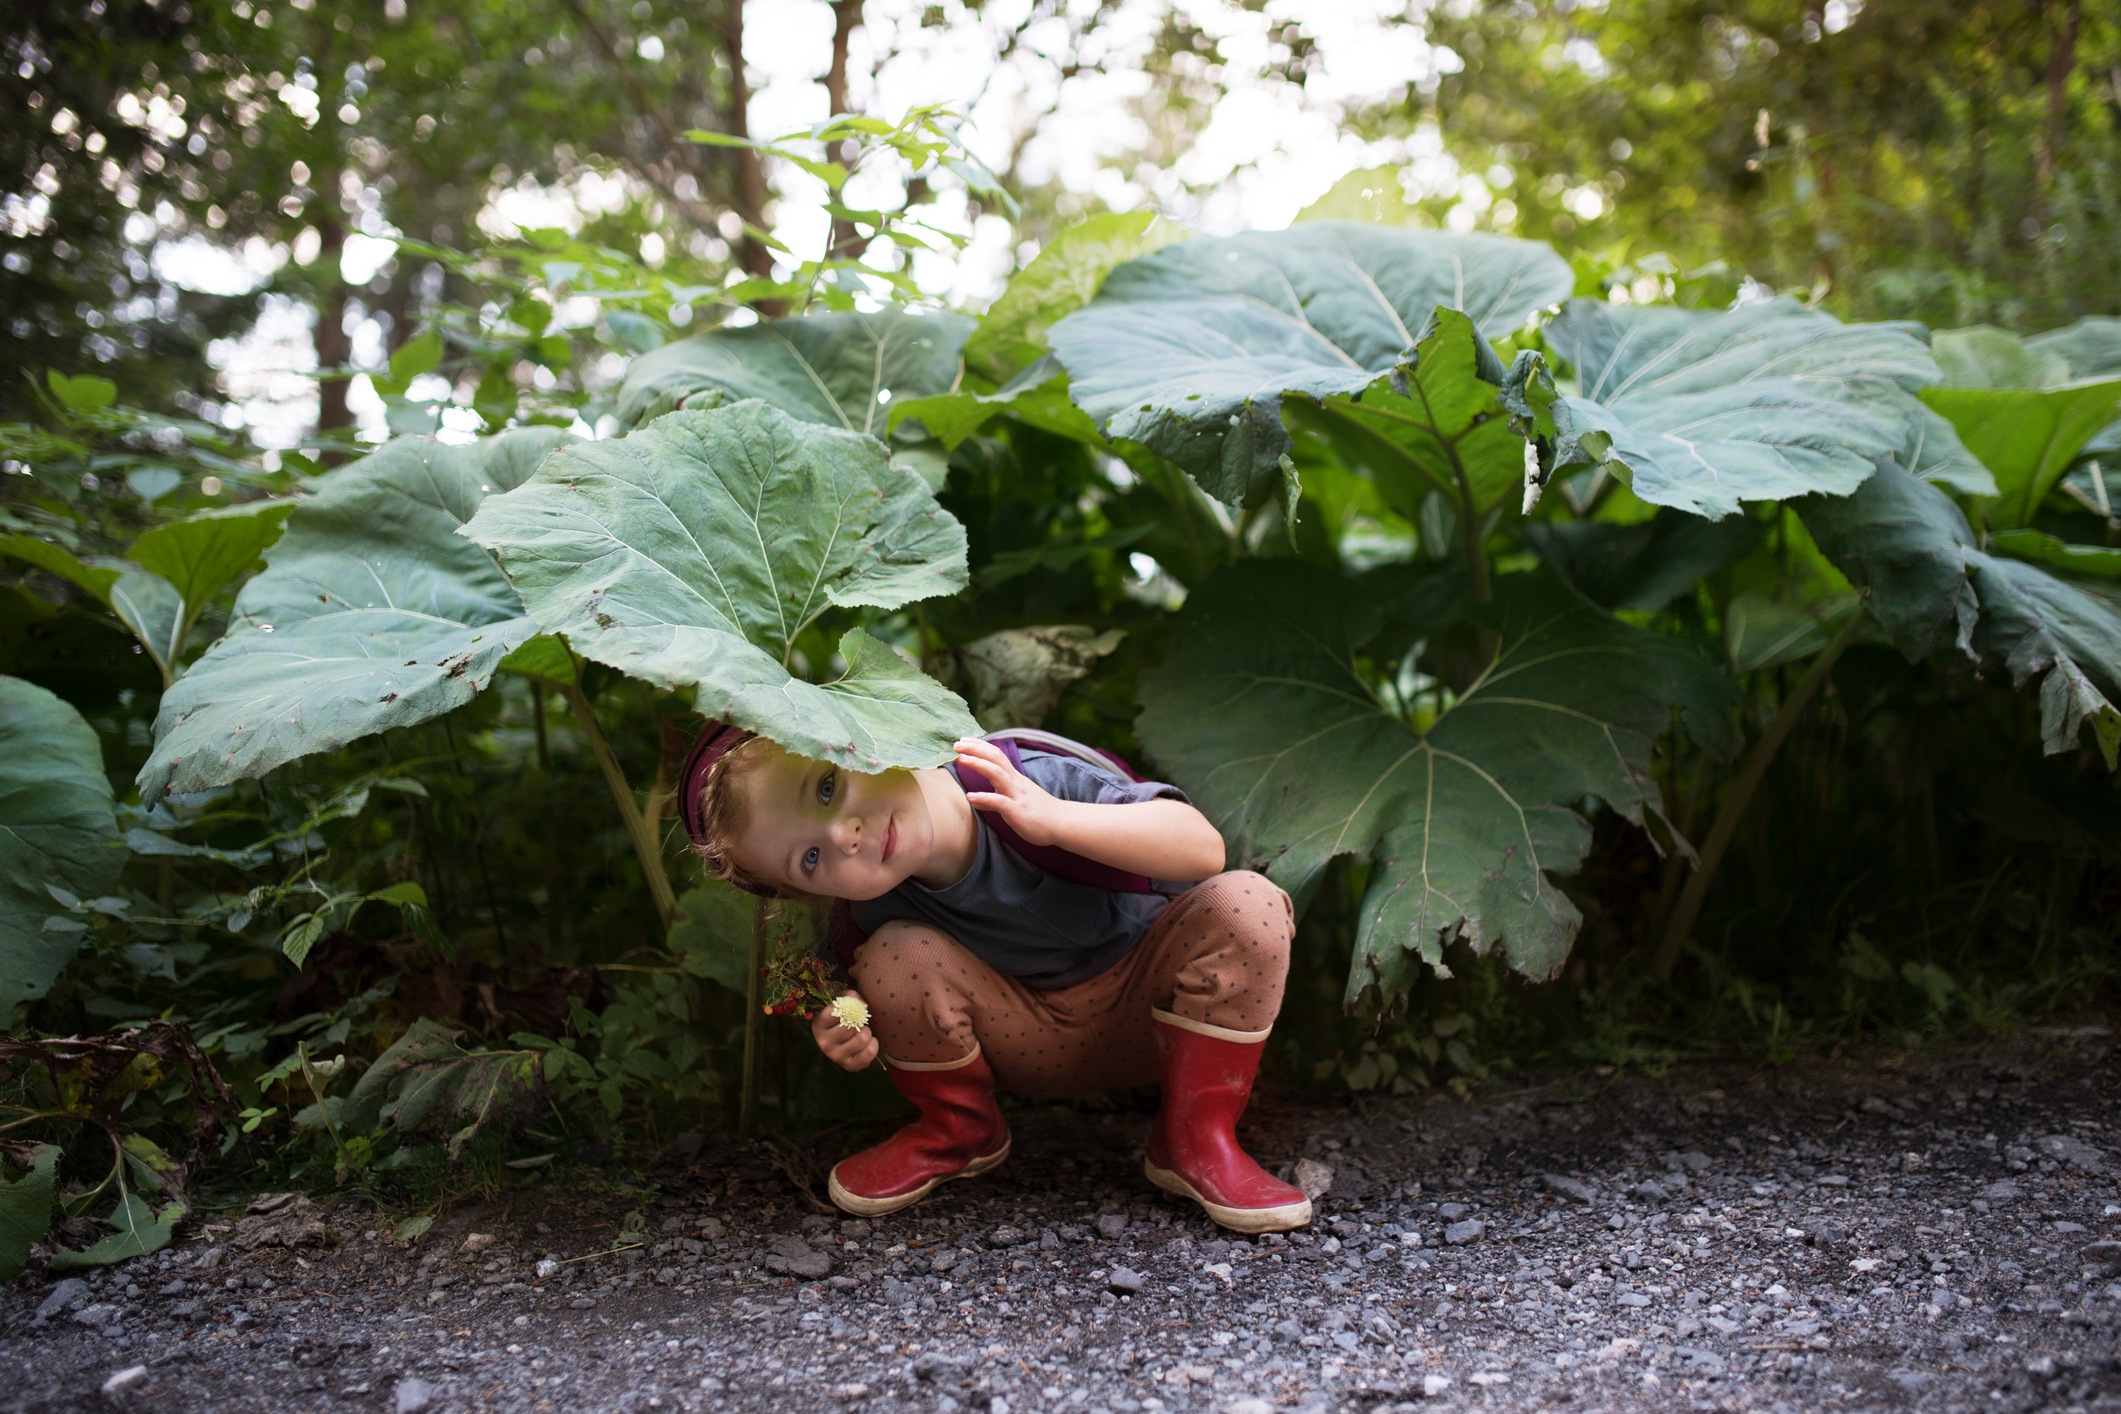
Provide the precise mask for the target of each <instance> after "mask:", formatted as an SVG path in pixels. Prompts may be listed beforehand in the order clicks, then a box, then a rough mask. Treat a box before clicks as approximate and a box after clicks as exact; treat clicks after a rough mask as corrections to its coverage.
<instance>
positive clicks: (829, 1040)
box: [810, 992, 881, 1070]
mask: <svg viewBox="0 0 2121 1414" xmlns="http://www.w3.org/2000/svg"><path fill="white" fill-rule="evenodd" d="M840 995H841V996H843V997H857V996H860V995H861V993H859V992H842V993H840ZM810 1034H811V1035H812V1036H815V1037H816V1038H817V1048H818V1049H819V1050H821V1051H823V1052H824V1053H825V1059H827V1060H829V1061H831V1062H832V1063H833V1064H834V1065H836V1066H838V1067H840V1068H841V1069H842V1070H867V1069H868V1068H869V1063H870V1062H871V1061H873V1060H875V1059H876V1053H877V1052H878V1050H880V1049H881V1047H879V1046H878V1045H877V1042H876V1036H875V1035H874V1034H873V1033H872V1032H871V1031H870V1030H869V1028H868V1027H866V1026H864V1027H861V1028H860V1029H859V1030H853V1029H849V1028H848V1027H845V1026H842V1025H840V1019H839V1018H838V1017H836V1016H834V1015H833V1014H832V1008H830V1007H825V1008H823V1009H822V1010H820V1011H819V1012H818V1014H817V1015H816V1016H814V1017H812V1018H810Z"/></svg>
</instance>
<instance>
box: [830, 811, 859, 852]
mask: <svg viewBox="0 0 2121 1414" xmlns="http://www.w3.org/2000/svg"><path fill="white" fill-rule="evenodd" d="M831 829H832V843H833V845H834V847H835V848H837V849H838V850H839V851H840V852H841V853H843V854H853V853H854V852H855V851H856V850H858V849H860V848H861V847H862V817H861V816H859V815H842V816H841V817H840V818H839V819H837V820H835V821H833V822H832V827H831Z"/></svg>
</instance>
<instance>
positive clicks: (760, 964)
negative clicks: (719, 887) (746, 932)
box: [736, 899, 766, 1139]
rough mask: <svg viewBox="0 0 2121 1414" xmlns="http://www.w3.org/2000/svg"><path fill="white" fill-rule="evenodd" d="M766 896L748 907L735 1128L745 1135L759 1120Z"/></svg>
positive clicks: (764, 1026)
mask: <svg viewBox="0 0 2121 1414" xmlns="http://www.w3.org/2000/svg"><path fill="white" fill-rule="evenodd" d="M765 973H766V900H765V899H760V900H759V901H758V902H757V903H756V904H754V905H753V906H752V910H751V967H750V969H749V971H748V973H747V974H746V976H745V978H744V1080H743V1087H744V1088H743V1090H742V1092H741V1093H740V1094H739V1096H738V1099H737V1113H736V1132H737V1134H738V1136H739V1137H741V1138H744V1139H749V1138H750V1137H751V1135H752V1133H753V1131H754V1130H756V1129H757V1127H758V1122H759V1052H760V1050H761V1048H762V1047H763V1046H764V1044H765V1041H766V976H765Z"/></svg>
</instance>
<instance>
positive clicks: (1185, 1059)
mask: <svg viewBox="0 0 2121 1414" xmlns="http://www.w3.org/2000/svg"><path fill="white" fill-rule="evenodd" d="M1155 1018H1156V1058H1157V1070H1158V1073H1159V1074H1160V1075H1161V1076H1162V1079H1163V1090H1164V1102H1163V1108H1162V1109H1161V1110H1160V1111H1158V1113H1157V1116H1156V1126H1155V1128H1153V1129H1151V1130H1150V1131H1149V1157H1148V1159H1147V1160H1146V1161H1145V1162H1144V1163H1143V1164H1142V1172H1143V1173H1144V1174H1146V1175H1148V1179H1149V1181H1150V1182H1151V1183H1153V1184H1155V1185H1156V1186H1157V1187H1158V1188H1161V1189H1163V1190H1164V1192H1166V1193H1175V1194H1177V1195H1178V1196H1179V1197H1181V1198H1191V1199H1192V1200H1193V1201H1194V1202H1196V1203H1198V1204H1200V1205H1201V1207H1203V1208H1205V1209H1206V1210H1207V1213H1208V1216H1209V1217H1211V1218H1213V1219H1215V1221H1216V1222H1218V1223H1221V1224H1222V1225H1223V1226H1224V1227H1226V1228H1229V1229H1230V1230H1231V1231H1232V1232H1286V1231H1288V1230H1289V1229H1290V1228H1292V1227H1302V1226H1303V1225H1304V1224H1305V1223H1307V1222H1309V1221H1311V1200H1310V1199H1308V1198H1306V1197H1304V1195H1303V1191H1302V1190H1301V1189H1297V1188H1291V1187H1290V1186H1289V1185H1288V1184H1286V1183H1283V1182H1282V1181H1281V1180H1280V1179H1278V1178H1276V1177H1274V1175H1272V1174H1270V1173H1268V1172H1267V1171H1266V1170H1265V1169H1263V1168H1261V1167H1260V1166H1259V1165H1258V1164H1257V1163H1256V1162H1254V1161H1253V1159H1252V1156H1251V1155H1250V1154H1247V1153H1246V1152H1245V1151H1244V1150H1243V1149H1242V1148H1240V1147H1238V1143H1237V1117H1238V1116H1239V1115H1241V1114H1243V1113H1244V1110H1245V1101H1246V1100H1248V1099H1250V1098H1251V1096H1252V1077H1253V1076H1254V1075H1256V1074H1257V1073H1258V1072H1259V1057H1260V1052H1261V1051H1262V1050H1263V1049H1264V1047H1263V1045H1262V1043H1263V1042H1264V1041H1265V1040H1266V1039H1267V1033H1266V1032H1264V1031H1260V1032H1244V1031H1230V1030H1226V1029H1225V1028H1223V1027H1220V1026H1209V1025H1207V1024H1206V1023H1205V1022H1199V1021H1189V1020H1187V1019H1186V1018H1184V1017H1181V1016H1176V1015H1173V1014H1172V1013H1171V1012H1168V1011H1162V1010H1159V1011H1157V1012H1156V1013H1155Z"/></svg>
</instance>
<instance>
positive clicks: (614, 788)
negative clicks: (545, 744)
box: [557, 683, 678, 932]
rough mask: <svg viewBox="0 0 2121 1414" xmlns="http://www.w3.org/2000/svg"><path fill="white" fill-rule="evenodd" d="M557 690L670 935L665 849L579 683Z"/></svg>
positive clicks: (673, 903)
mask: <svg viewBox="0 0 2121 1414" xmlns="http://www.w3.org/2000/svg"><path fill="white" fill-rule="evenodd" d="M557 686H558V687H559V692H560V696H562V697H564V698H566V699H567V706H568V707H569V708H570V709H571V710H572V711H573V712H574V719H575V721H576V722H578V723H579V724H580V725H581V728H582V735H583V736H584V737H586V738H588V740H589V752H590V754H591V755H592V756H594V757H596V759H597V765H598V766H599V767H601V768H602V769H603V772H604V783H605V784H606V785H608V786H610V787H611V798H612V799H613V800H614V801H616V802H617V803H618V807H619V818H620V819H622V820H624V821H625V822H626V833H627V835H628V836H629V837H631V838H632V840H633V852H634V853H635V854H636V855H638V856H639V857H640V861H641V874H642V875H643V877H645V878H646V879H647V880H648V892H649V895H650V896H651V897H653V898H654V899H655V911H656V913H657V915H658V916H659V917H661V918H662V920H663V930H664V931H665V932H668V931H669V929H670V924H671V920H672V919H673V918H675V917H676V915H677V909H678V900H677V895H676V893H674V892H673V891H672V890H671V887H670V875H669V873H668V872H667V871H666V870H665V869H664V868H663V849H662V846H661V844H659V843H658V842H657V840H656V837H655V830H654V828H653V827H652V826H650V825H649V823H648V821H647V820H646V818H644V817H643V816H642V814H641V806H640V802H639V801H637V800H635V799H634V798H633V787H632V786H630V785H628V784H627V782H626V772H625V770H624V768H622V767H621V766H620V765H619V758H618V756H617V755H616V754H615V753H614V752H613V751H612V749H611V743H610V741H608V740H606V739H605V736H604V729H603V728H602V727H600V726H598V725H597V715H596V713H595V711H593V710H592V709H591V708H590V705H589V696H588V694H587V693H585V692H583V691H582V687H581V684H580V683H560V684H558V685H557Z"/></svg>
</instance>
